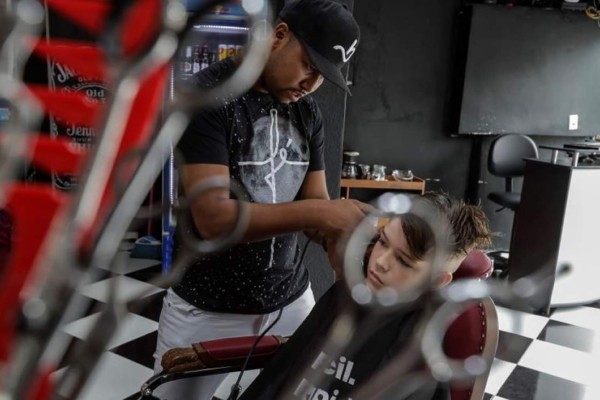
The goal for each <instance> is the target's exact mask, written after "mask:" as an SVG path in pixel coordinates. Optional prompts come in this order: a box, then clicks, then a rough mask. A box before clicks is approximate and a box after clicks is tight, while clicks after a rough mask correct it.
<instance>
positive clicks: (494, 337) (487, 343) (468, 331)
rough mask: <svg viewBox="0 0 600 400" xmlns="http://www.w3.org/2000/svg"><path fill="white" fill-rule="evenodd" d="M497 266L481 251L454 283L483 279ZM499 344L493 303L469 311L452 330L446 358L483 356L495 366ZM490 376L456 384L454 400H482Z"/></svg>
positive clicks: (452, 389) (471, 257)
mask: <svg viewBox="0 0 600 400" xmlns="http://www.w3.org/2000/svg"><path fill="white" fill-rule="evenodd" d="M492 271H493V263H492V261H491V260H490V258H489V257H488V256H487V255H486V254H485V253H483V252H481V251H479V250H474V251H472V252H471V253H469V255H468V256H467V258H465V260H464V261H463V262H462V264H461V265H460V266H459V268H458V270H456V272H455V273H454V275H453V279H454V280H457V279H469V278H479V279H485V278H487V277H488V276H490V275H491V273H492ZM497 344H498V316H497V314H496V308H495V306H494V303H493V301H492V300H491V299H489V298H488V299H485V300H484V301H482V302H480V303H479V304H476V305H474V306H472V307H470V308H468V309H467V310H465V311H464V312H463V313H462V314H461V315H460V316H459V317H458V318H457V319H456V320H454V322H453V323H452V324H451V325H450V327H449V328H448V331H447V332H446V335H445V337H444V350H445V351H446V355H447V356H448V357H450V358H453V359H460V360H464V359H466V358H468V357H470V356H473V355H480V356H482V357H483V358H484V359H485V360H486V361H488V362H489V363H491V362H492V361H493V358H494V355H495V353H496V347H497ZM487 377H488V374H483V375H480V376H479V377H478V378H477V379H474V380H473V381H471V382H465V383H462V384H459V383H456V384H453V385H451V387H450V397H451V399H452V400H475V399H482V398H483V394H484V392H485V383H486V382H487Z"/></svg>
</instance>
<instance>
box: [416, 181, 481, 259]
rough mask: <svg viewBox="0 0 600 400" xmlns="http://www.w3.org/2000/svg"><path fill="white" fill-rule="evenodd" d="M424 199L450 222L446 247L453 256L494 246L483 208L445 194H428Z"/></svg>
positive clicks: (424, 195)
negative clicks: (449, 233)
mask: <svg viewBox="0 0 600 400" xmlns="http://www.w3.org/2000/svg"><path fill="white" fill-rule="evenodd" d="M422 197H423V199H425V200H426V201H427V203H430V204H431V205H432V206H434V207H435V208H436V209H438V210H439V211H440V213H441V214H442V216H443V217H444V218H446V219H447V220H448V224H449V226H450V230H451V237H450V238H449V240H448V243H446V245H447V246H448V251H449V252H450V254H451V255H453V256H458V255H467V254H468V253H469V252H470V251H471V250H473V249H475V248H486V247H489V246H490V245H491V244H492V232H491V231H490V226H489V220H488V218H487V216H486V215H485V213H484V212H483V210H482V209H481V207H479V206H475V205H471V204H466V203H465V202H464V201H463V200H458V199H455V198H453V197H451V196H450V195H449V194H448V193H444V192H426V193H425V194H423V196H422Z"/></svg>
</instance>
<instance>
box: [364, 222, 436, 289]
mask: <svg viewBox="0 0 600 400" xmlns="http://www.w3.org/2000/svg"><path fill="white" fill-rule="evenodd" d="M429 268H430V262H429V261H426V260H415V259H414V257H413V255H412V254H411V253H410V249H409V247H408V243H407V242H406V236H405V235H404V231H403V230H402V223H401V222H400V219H399V218H394V219H392V220H391V221H390V222H389V223H388V224H387V225H386V226H385V227H384V228H383V230H382V231H381V234H380V236H379V240H378V241H377V242H376V243H375V246H374V247H373V251H372V252H371V257H370V258H369V265H368V267H367V286H369V288H370V289H371V290H373V291H377V290H379V289H381V288H382V287H384V286H389V287H392V288H400V287H403V286H407V285H411V284H415V283H416V282H418V281H420V280H422V279H424V278H425V277H426V275H427V274H428V273H429Z"/></svg>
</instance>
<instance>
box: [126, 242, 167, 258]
mask: <svg viewBox="0 0 600 400" xmlns="http://www.w3.org/2000/svg"><path fill="white" fill-rule="evenodd" d="M161 249H162V245H161V243H160V240H156V239H155V238H154V237H152V236H143V237H141V238H139V239H138V240H136V241H135V245H134V246H133V249H132V250H131V254H130V257H131V258H147V259H153V260H160V259H161Z"/></svg>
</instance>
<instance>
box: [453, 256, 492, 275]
mask: <svg viewBox="0 0 600 400" xmlns="http://www.w3.org/2000/svg"><path fill="white" fill-rule="evenodd" d="M493 271H494V263H493V262H492V260H491V259H490V258H489V257H488V256H487V254H485V253H484V252H483V251H481V250H473V251H471V252H470V253H469V254H468V255H467V257H466V258H465V259H464V260H463V262H462V263H461V264H460V265H459V266H458V269H457V270H456V271H455V272H454V274H453V275H452V276H453V279H454V280H456V279H469V278H479V279H486V278H487V277H488V276H490V275H491V274H492V272H493Z"/></svg>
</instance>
